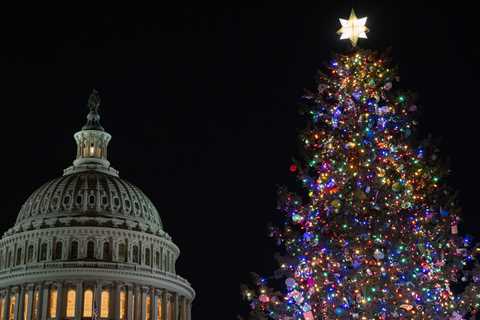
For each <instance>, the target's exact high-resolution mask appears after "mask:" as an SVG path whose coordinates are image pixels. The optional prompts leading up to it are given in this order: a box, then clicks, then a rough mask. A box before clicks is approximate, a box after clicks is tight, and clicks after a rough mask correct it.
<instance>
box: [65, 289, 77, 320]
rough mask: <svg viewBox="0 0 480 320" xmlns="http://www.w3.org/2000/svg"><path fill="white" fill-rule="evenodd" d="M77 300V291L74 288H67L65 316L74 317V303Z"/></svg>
mask: <svg viewBox="0 0 480 320" xmlns="http://www.w3.org/2000/svg"><path fill="white" fill-rule="evenodd" d="M76 300H77V292H76V291H75V289H68V291H67V317H68V318H73V317H75V304H76Z"/></svg>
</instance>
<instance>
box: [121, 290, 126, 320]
mask: <svg viewBox="0 0 480 320" xmlns="http://www.w3.org/2000/svg"><path fill="white" fill-rule="evenodd" d="M126 318H127V293H126V292H125V290H124V289H122V291H120V320H125V319H126Z"/></svg>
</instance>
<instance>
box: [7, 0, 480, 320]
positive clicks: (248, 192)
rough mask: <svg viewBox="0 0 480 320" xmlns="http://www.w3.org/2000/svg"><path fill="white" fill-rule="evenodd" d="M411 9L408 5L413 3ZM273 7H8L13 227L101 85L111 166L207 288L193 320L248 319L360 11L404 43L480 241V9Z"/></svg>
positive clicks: (400, 49) (187, 270)
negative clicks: (147, 201) (318, 108)
mask: <svg viewBox="0 0 480 320" xmlns="http://www.w3.org/2000/svg"><path fill="white" fill-rule="evenodd" d="M399 2H401V3H400V4H399ZM295 3H296V2H293V1H288V2H286V4H282V3H281V2H278V1H277V2H271V3H270V4H265V5H262V6H257V7H241V6H232V7H219V6H214V5H213V4H212V5H209V4H206V3H202V4H201V5H199V6H196V7H193V6H189V5H187V4H185V3H183V6H180V5H179V6H177V7H171V6H168V7H166V6H165V7H158V8H146V7H142V8H134V7H130V6H128V7H123V8H121V7H119V6H118V5H115V6H112V7H110V8H107V9H102V8H98V7H91V6H90V7H89V6H88V5H87V4H86V3H85V4H83V3H77V4H76V6H72V7H63V8H62V7H60V8H59V7H56V8H46V7H43V8H42V9H41V10H40V9H38V10H37V8H30V9H29V10H26V8H22V9H9V8H2V9H1V10H0V48H1V50H0V70H1V71H0V79H1V88H0V92H1V95H0V104H1V106H2V114H1V117H2V121H1V126H0V130H1V137H2V150H3V151H2V157H1V161H2V163H1V164H2V169H3V170H2V172H3V174H2V180H3V181H2V184H3V193H2V208H1V214H2V216H1V218H2V224H1V231H2V232H3V231H5V230H6V229H7V228H9V227H10V226H12V225H13V223H14V222H15V218H16V215H17V213H18V211H19V209H20V207H21V205H22V203H23V202H24V201H25V200H26V198H27V197H28V195H30V193H32V192H33V191H34V189H36V188H37V187H39V186H40V185H42V184H43V183H45V182H47V181H48V180H50V179H53V178H55V177H58V176H60V175H61V174H62V170H63V169H64V168H66V167H67V166H69V165H70V164H71V162H72V160H73V159H74V155H75V148H76V147H75V142H74V140H73V134H74V133H75V132H76V131H78V130H79V129H80V128H81V126H82V125H83V124H84V121H85V116H86V113H87V109H86V102H87V99H88V95H89V93H90V92H91V90H92V88H96V89H97V90H99V92H100V94H101V96H102V105H101V115H102V124H103V126H104V127H105V128H106V130H107V131H108V132H109V133H111V134H112V136H113V138H112V141H111V143H110V148H109V160H110V161H111V163H112V165H113V166H114V167H115V168H116V169H118V170H119V171H120V176H121V177H122V178H124V179H126V180H128V181H130V182H132V183H134V184H135V185H137V186H139V187H140V188H141V189H142V190H143V191H144V192H145V193H146V194H147V195H148V196H149V197H150V198H151V199H152V201H153V202H154V204H155V205H156V207H157V208H158V211H159V213H160V215H161V218H162V220H163V222H164V224H165V227H166V230H167V232H168V233H169V234H170V235H171V236H172V237H173V240H174V242H175V243H176V244H177V245H178V246H179V247H180V249H181V256H180V259H179V260H178V262H177V271H178V273H179V274H180V275H182V276H183V277H185V278H187V279H188V280H189V281H190V282H191V283H192V286H193V287H194V289H195V290H196V292H197V298H196V300H195V301H194V305H193V318H194V319H234V318H235V316H236V315H237V314H238V313H242V312H244V303H243V302H242V300H241V297H240V284H241V283H245V282H247V281H248V280H249V272H251V271H256V272H259V273H262V274H269V273H271V272H272V271H273V268H274V267H275V261H274V259H273V254H274V252H275V247H274V244H273V242H272V240H271V239H269V238H268V234H267V231H268V228H267V225H268V222H269V221H273V222H275V221H278V220H279V216H280V214H279V212H277V211H276V190H277V187H278V186H280V185H287V186H289V187H291V188H295V187H296V181H295V179H294V178H293V177H292V175H291V173H290V172H289V170H288V168H289V165H290V164H291V161H292V157H294V156H297V155H299V147H298V144H297V135H298V133H299V130H300V129H301V128H302V127H303V125H304V122H303V119H302V117H301V116H300V115H299V114H298V111H297V110H298V109H297V107H298V101H299V97H300V95H301V94H302V92H303V89H304V88H314V83H315V82H314V77H315V74H316V71H317V70H318V69H319V68H320V67H321V66H322V64H323V63H324V62H325V61H327V60H328V59H329V57H330V55H331V53H333V52H338V51H343V50H345V49H346V48H347V47H348V43H347V42H345V41H339V40H338V36H337V35H336V33H335V32H336V30H337V29H338V28H339V23H338V18H339V17H342V18H347V17H348V15H349V13H350V8H351V6H352V5H354V6H355V9H356V12H357V15H358V16H359V17H361V16H364V15H367V16H368V23H367V24H368V26H369V28H370V30H371V31H370V33H369V34H368V37H369V39H368V40H360V46H361V47H363V48H372V49H378V50H384V49H385V48H388V47H392V54H393V57H394V62H395V63H396V64H398V65H399V67H400V75H401V86H402V87H403V88H408V89H411V90H413V91H415V92H417V93H418V95H419V105H420V107H421V109H422V114H421V117H420V122H421V125H420V131H421V133H420V136H421V137H424V136H426V134H427V133H431V134H432V136H433V137H434V138H438V139H441V141H439V146H440V148H441V150H442V154H443V157H444V159H449V161H450V164H451V169H452V174H451V177H450V179H449V183H450V184H451V185H452V186H453V187H454V188H456V189H458V190H459V191H460V192H461V193H460V195H461V203H462V207H463V209H464V218H465V222H466V223H465V224H464V226H463V230H466V231H467V232H470V233H473V234H477V235H480V226H479V225H478V217H477V205H475V203H476V201H478V195H477V193H478V187H477V181H478V179H479V173H478V159H477V151H478V150H477V148H478V136H479V134H478V130H479V129H480V125H479V121H478V119H477V116H476V114H477V109H478V108H479V103H478V95H479V93H480V78H479V77H478V72H479V67H480V63H479V58H480V47H479V45H478V21H477V19H476V17H475V14H476V12H477V11H476V9H475V8H474V7H469V4H468V3H469V2H466V1H465V3H464V4H463V5H462V4H461V1H456V2H455V6H452V5H451V4H450V3H447V4H441V3H440V2H439V1H436V2H434V4H435V7H432V4H433V2H426V1H425V2H424V3H422V2H421V1H411V2H410V1H378V2H376V1H369V2H365V1H363V2H362V1H353V2H352V1H329V2H327V1H317V2H311V3H308V4H307V3H304V4H295Z"/></svg>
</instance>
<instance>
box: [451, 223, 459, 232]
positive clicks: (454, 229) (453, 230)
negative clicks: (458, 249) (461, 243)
mask: <svg viewBox="0 0 480 320" xmlns="http://www.w3.org/2000/svg"><path fill="white" fill-rule="evenodd" d="M452 234H458V225H456V224H454V225H452Z"/></svg>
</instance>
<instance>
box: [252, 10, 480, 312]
mask: <svg viewBox="0 0 480 320" xmlns="http://www.w3.org/2000/svg"><path fill="white" fill-rule="evenodd" d="M365 22H366V18H363V19H357V17H356V16H355V14H354V12H353V11H352V14H351V16H350V19H349V20H343V19H341V23H342V29H341V30H340V32H341V33H342V38H348V39H350V40H351V42H352V45H353V48H352V49H351V50H349V51H348V52H345V53H341V54H338V55H336V56H335V57H334V58H333V59H332V60H331V61H330V62H329V63H328V65H327V66H326V67H325V70H323V72H321V73H319V76H318V79H317V80H318V88H317V90H316V91H315V92H307V93H306V94H305V95H304V96H303V97H302V104H303V105H304V114H305V115H306V116H307V118H308V120H307V123H308V125H307V127H306V128H305V129H304V130H303V132H302V134H301V138H300V140H301V144H302V150H303V153H304V157H303V159H302V161H297V162H296V163H294V164H292V166H291V167H290V170H291V171H292V172H293V173H295V174H296V175H297V177H298V179H299V181H300V182H301V184H302V186H303V187H304V188H303V189H304V191H305V192H303V193H293V192H288V191H287V190H284V189H282V190H280V192H279V209H280V210H281V212H282V213H284V221H285V223H284V225H283V226H281V227H278V228H273V229H272V236H273V237H275V238H276V239H277V241H278V243H279V245H280V246H281V248H282V249H283V255H282V256H281V257H280V258H279V262H280V268H279V270H278V271H277V272H276V273H275V276H274V277H272V278H274V279H276V280H274V281H273V282H275V281H278V280H280V279H281V280H282V281H281V285H279V287H280V288H278V290H274V289H272V287H271V286H272V284H271V282H272V281H268V280H267V279H265V278H262V277H258V278H257V285H258V286H257V288H255V289H250V288H247V289H245V290H244V294H245V296H246V298H247V299H248V300H249V301H250V305H251V307H252V309H253V310H252V313H251V314H252V318H254V319H281V320H287V319H295V320H296V319H305V320H313V319H463V317H464V316H467V314H468V315H472V314H473V313H475V312H476V311H475V310H476V309H477V307H478V306H479V303H480V296H479V293H480V291H479V289H478V285H477V283H478V282H479V281H480V272H478V268H477V267H476V254H478V251H479V250H478V249H476V248H474V247H473V245H472V243H471V242H472V239H471V238H470V237H461V236H460V235H459V234H458V223H459V221H460V218H459V208H458V204H457V203H456V200H455V193H454V192H452V190H450V189H449V188H448V187H447V185H446V183H445V178H446V174H447V173H448V170H446V169H445V168H444V166H442V164H441V163H440V161H439V160H438V150H437V149H436V148H435V147H434V146H433V144H432V143H431V142H430V141H419V140H418V139H416V138H414V131H415V127H416V126H417V122H416V120H415V114H416V112H417V106H416V104H415V98H414V96H413V94H411V93H409V92H407V91H401V90H398V89H396V87H398V81H399V78H398V74H397V71H396V69H395V68H394V67H392V66H391V64H390V61H389V59H388V57H387V56H384V55H381V54H379V53H377V52H374V51H368V50H362V49H357V48H356V47H355V46H356V43H357V40H358V38H365V37H366V34H365V33H366V32H367V28H366V27H365ZM274 286H275V284H274Z"/></svg>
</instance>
